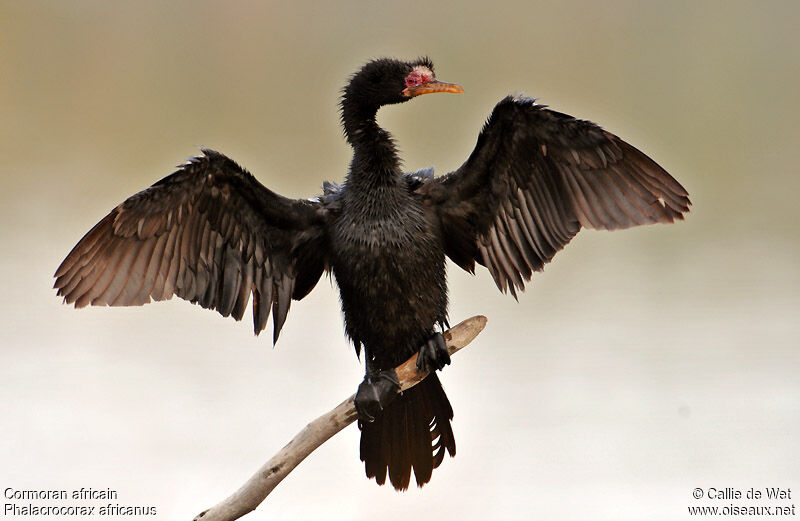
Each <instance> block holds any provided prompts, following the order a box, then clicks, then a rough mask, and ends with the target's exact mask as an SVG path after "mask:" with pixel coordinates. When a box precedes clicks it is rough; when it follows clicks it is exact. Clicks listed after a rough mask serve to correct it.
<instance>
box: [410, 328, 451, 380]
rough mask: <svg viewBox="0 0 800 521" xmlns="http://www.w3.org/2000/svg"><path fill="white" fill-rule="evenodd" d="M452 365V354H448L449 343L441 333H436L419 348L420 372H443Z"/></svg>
mask: <svg viewBox="0 0 800 521" xmlns="http://www.w3.org/2000/svg"><path fill="white" fill-rule="evenodd" d="M449 364H450V353H448V352H447V343H446V342H445V341H444V336H442V334H441V333H434V334H433V336H431V337H430V338H429V339H428V340H427V341H426V342H425V343H424V344H422V346H421V347H420V348H419V355H418V356H417V369H419V370H420V371H434V370H436V371H441V370H442V368H443V367H444V366H446V365H449Z"/></svg>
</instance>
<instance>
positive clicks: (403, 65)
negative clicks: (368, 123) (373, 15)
mask: <svg viewBox="0 0 800 521" xmlns="http://www.w3.org/2000/svg"><path fill="white" fill-rule="evenodd" d="M435 92H452V93H462V92H464V89H462V88H461V87H460V86H458V85H455V84H453V83H444V82H441V81H439V80H437V79H436V74H434V72H433V63H432V62H431V61H430V60H429V59H428V58H420V59H417V60H415V61H411V62H404V61H400V60H395V59H391V58H380V59H377V60H373V61H371V62H369V63H367V64H366V65H364V66H363V67H362V68H361V70H359V71H358V72H356V73H355V74H354V75H353V77H352V78H351V79H350V83H348V84H347V86H346V87H345V88H344V93H343V96H342V105H343V106H346V105H348V104H352V105H354V106H358V107H362V108H365V109H369V110H377V109H378V107H381V106H383V105H390V104H392V103H402V102H404V101H408V100H410V99H411V98H414V97H416V96H419V95H421V94H432V93H435Z"/></svg>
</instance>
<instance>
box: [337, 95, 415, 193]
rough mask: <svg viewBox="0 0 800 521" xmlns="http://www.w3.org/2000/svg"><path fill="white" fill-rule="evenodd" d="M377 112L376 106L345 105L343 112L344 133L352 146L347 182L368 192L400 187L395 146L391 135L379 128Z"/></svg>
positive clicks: (398, 165)
mask: <svg viewBox="0 0 800 521" xmlns="http://www.w3.org/2000/svg"><path fill="white" fill-rule="evenodd" d="M377 112H378V109H377V107H375V108H371V107H360V106H351V105H345V106H344V107H343V109H342V121H343V123H344V133H345V136H346V137H347V141H348V142H349V143H350V145H352V147H353V162H352V163H351V165H350V173H349V174H348V176H347V183H348V185H350V186H351V187H358V188H360V189H363V190H367V191H372V190H375V189H385V188H388V187H393V186H396V187H398V188H399V187H400V185H401V184H402V172H401V171H400V158H399V157H398V155H397V147H396V146H395V144H394V141H393V140H392V136H391V134H389V133H388V132H387V131H385V130H384V129H382V128H381V127H380V126H379V125H378V122H377V121H376V119H375V118H376V116H377Z"/></svg>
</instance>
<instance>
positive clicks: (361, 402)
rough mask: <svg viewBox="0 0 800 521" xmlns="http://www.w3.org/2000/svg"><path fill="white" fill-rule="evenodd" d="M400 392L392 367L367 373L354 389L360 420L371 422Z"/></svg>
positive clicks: (398, 382)
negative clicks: (356, 388)
mask: <svg viewBox="0 0 800 521" xmlns="http://www.w3.org/2000/svg"><path fill="white" fill-rule="evenodd" d="M399 392H400V381H399V380H398V379H397V373H395V372H394V369H387V370H385V371H381V372H379V373H376V374H374V375H367V376H365V377H364V381H363V382H361V384H360V385H359V386H358V391H356V398H355V404H356V412H358V419H359V420H361V421H362V422H367V423H371V422H373V421H375V416H377V415H378V413H380V412H381V411H382V410H383V409H385V408H386V406H387V405H389V404H390V403H391V402H392V400H394V397H395V396H397V393H399Z"/></svg>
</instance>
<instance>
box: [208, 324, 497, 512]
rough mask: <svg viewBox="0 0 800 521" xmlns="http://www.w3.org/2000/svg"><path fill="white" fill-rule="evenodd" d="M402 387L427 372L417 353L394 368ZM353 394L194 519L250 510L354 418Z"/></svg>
mask: <svg viewBox="0 0 800 521" xmlns="http://www.w3.org/2000/svg"><path fill="white" fill-rule="evenodd" d="M485 326H486V317H484V316H481V315H478V316H475V317H472V318H468V319H467V320H465V321H463V322H461V323H460V324H458V325H456V326H455V327H453V328H452V329H449V330H447V331H445V332H444V338H445V341H446V342H447V350H448V352H449V353H450V354H451V355H452V354H453V353H455V352H456V351H458V350H460V349H461V348H462V347H464V346H466V345H467V344H469V343H470V342H472V340H473V339H474V338H475V337H476V336H478V333H480V332H481V331H482V330H483V328H484V327H485ZM395 371H396V372H397V377H398V379H399V380H400V387H401V389H403V390H405V389H408V388H410V387H413V386H415V385H416V384H418V383H419V382H421V381H422V379H423V378H425V377H426V376H427V375H428V373H427V372H424V371H418V370H417V355H414V356H412V357H411V358H409V359H408V360H406V361H405V362H404V363H403V364H401V365H399V366H397V367H396V368H395ZM354 398H355V395H352V396H350V397H348V398H347V399H346V400H345V401H343V402H342V403H340V404H339V405H337V406H336V407H335V408H334V409H333V410H332V411H330V412H328V413H326V414H323V415H322V416H320V417H319V418H317V419H316V420H314V421H312V422H311V423H309V424H308V425H306V426H305V428H304V429H303V430H301V431H300V432H299V433H298V434H297V436H295V437H294V439H292V441H290V442H289V443H288V444H287V445H286V446H285V447H283V448H282V449H281V450H280V451H278V453H277V454H276V455H275V456H273V457H272V459H270V460H269V461H267V462H266V463H265V464H264V465H263V466H262V467H261V468H260V469H258V472H256V473H255V474H254V475H253V476H252V477H251V478H250V479H248V480H247V482H246V483H245V484H244V485H242V486H241V487H240V488H239V490H237V491H236V492H234V493H233V494H231V495H230V496H229V497H228V498H227V499H225V500H224V501H222V502H221V503H219V504H217V505H215V506H213V507H211V508H209V509H208V510H206V511H204V512H203V513H201V514H199V515H198V516H197V517H195V518H194V519H195V521H199V520H201V519H202V521H233V520H234V519H239V518H240V517H242V516H243V515H245V514H247V513H248V512H252V511H253V510H255V509H256V507H257V506H258V505H260V504H261V502H262V501H264V499H265V498H266V497H267V496H268V495H269V493H270V492H272V490H273V489H274V488H275V487H276V486H278V483H280V482H281V481H282V480H283V478H285V477H286V476H287V475H288V474H289V473H290V472H291V471H292V470H294V468H295V467H296V466H297V465H299V464H300V462H301V461H303V460H304V459H305V458H306V456H308V455H309V454H311V453H312V452H313V451H314V450H315V449H316V448H317V447H319V446H320V445H322V444H323V443H325V442H326V441H327V440H328V439H330V438H331V437H332V436H333V435H334V434H336V433H337V432H339V431H340V430H342V429H344V428H345V427H347V426H348V425H350V424H351V423H353V422H354V421H355V420H356V417H357V414H356V408H355V405H354V402H353V399H354Z"/></svg>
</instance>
